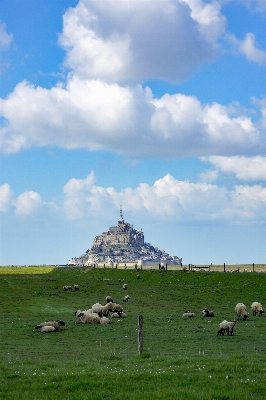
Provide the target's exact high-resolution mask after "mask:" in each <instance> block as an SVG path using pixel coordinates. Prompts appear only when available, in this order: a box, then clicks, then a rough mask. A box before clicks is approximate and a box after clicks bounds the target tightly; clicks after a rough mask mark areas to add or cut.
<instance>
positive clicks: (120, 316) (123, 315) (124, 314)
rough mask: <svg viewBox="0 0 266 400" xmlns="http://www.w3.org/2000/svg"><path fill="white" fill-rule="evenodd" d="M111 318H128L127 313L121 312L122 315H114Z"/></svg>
mask: <svg viewBox="0 0 266 400" xmlns="http://www.w3.org/2000/svg"><path fill="white" fill-rule="evenodd" d="M111 318H127V314H126V313H125V312H121V313H120V314H118V313H116V312H115V313H113V314H112V316H111Z"/></svg>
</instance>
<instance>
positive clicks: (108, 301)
mask: <svg viewBox="0 0 266 400" xmlns="http://www.w3.org/2000/svg"><path fill="white" fill-rule="evenodd" d="M113 302H114V300H113V299H112V297H111V296H106V303H113Z"/></svg>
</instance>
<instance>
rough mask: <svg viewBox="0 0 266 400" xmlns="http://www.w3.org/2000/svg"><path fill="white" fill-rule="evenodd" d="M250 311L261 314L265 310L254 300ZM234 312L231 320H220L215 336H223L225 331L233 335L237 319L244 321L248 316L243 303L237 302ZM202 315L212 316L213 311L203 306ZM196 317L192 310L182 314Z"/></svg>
mask: <svg viewBox="0 0 266 400" xmlns="http://www.w3.org/2000/svg"><path fill="white" fill-rule="evenodd" d="M251 311H252V315H253V316H257V315H258V316H262V314H263V313H264V312H265V311H263V308H262V305H261V303H258V302H257V301H254V302H253V303H252V304H251ZM235 312H236V319H234V320H233V321H226V320H224V321H222V322H221V323H220V324H219V328H218V332H217V336H224V334H225V333H227V335H230V336H233V335H234V328H235V324H236V322H237V321H240V320H242V321H246V319H247V318H248V312H247V307H246V306H245V304H243V303H238V304H237V305H236V306H235ZM201 314H202V315H203V317H214V312H213V311H211V310H209V309H208V308H204V309H203V310H202V312H201ZM193 317H196V314H195V313H193V312H189V311H186V312H184V314H183V318H193Z"/></svg>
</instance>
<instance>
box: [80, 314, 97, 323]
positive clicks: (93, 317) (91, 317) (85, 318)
mask: <svg viewBox="0 0 266 400" xmlns="http://www.w3.org/2000/svg"><path fill="white" fill-rule="evenodd" d="M77 317H78V318H79V319H80V321H81V322H82V323H83V324H100V323H101V319H100V317H99V315H98V314H96V313H84V312H81V313H79V314H77Z"/></svg>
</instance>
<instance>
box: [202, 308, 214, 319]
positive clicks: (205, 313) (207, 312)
mask: <svg viewBox="0 0 266 400" xmlns="http://www.w3.org/2000/svg"><path fill="white" fill-rule="evenodd" d="M201 314H202V315H203V317H214V312H213V311H210V310H209V309H208V308H204V309H203V310H202V311H201Z"/></svg>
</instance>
